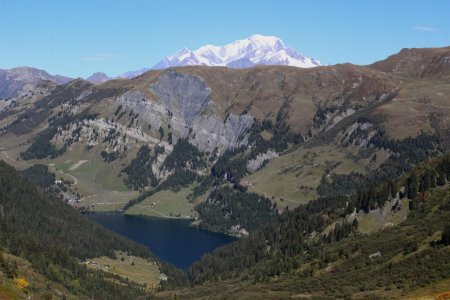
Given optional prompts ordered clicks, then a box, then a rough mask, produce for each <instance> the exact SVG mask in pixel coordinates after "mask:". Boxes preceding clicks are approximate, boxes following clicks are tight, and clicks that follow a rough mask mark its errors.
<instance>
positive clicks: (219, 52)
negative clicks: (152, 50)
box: [120, 34, 320, 78]
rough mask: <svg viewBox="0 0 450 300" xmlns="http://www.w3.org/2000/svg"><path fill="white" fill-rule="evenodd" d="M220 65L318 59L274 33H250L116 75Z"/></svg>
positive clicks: (312, 63)
mask: <svg viewBox="0 0 450 300" xmlns="http://www.w3.org/2000/svg"><path fill="white" fill-rule="evenodd" d="M197 65H204V66H224V67H230V68H249V67H253V66H255V65H287V66H295V67H301V68H311V67H317V66H320V62H319V61H317V60H315V59H313V58H309V57H306V56H304V55H303V54H301V53H298V52H297V51H295V50H294V49H293V48H291V47H287V46H286V45H285V44H284V43H283V41H282V40H281V39H280V38H278V37H275V36H263V35H259V34H256V35H252V36H250V37H248V38H246V39H243V40H237V41H234V42H233V43H231V44H228V45H225V46H214V45H206V46H203V47H200V48H198V49H197V50H194V51H191V50H189V49H186V48H183V49H181V50H180V51H178V52H177V53H175V54H173V55H170V56H167V57H165V58H164V59H163V60H161V61H160V62H159V63H157V64H156V65H155V66H153V67H152V68H143V69H141V70H138V71H132V72H127V73H125V74H123V75H121V76H120V77H125V78H132V77H135V76H138V75H140V74H142V73H144V72H146V71H148V70H150V69H165V68H169V67H180V66H197Z"/></svg>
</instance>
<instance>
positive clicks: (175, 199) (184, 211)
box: [125, 188, 193, 218]
mask: <svg viewBox="0 0 450 300" xmlns="http://www.w3.org/2000/svg"><path fill="white" fill-rule="evenodd" d="M190 193H191V189H190V188H182V189H181V190H180V191H178V192H174V191H170V190H166V191H160V192H157V193H155V194H153V195H152V196H150V197H148V198H146V199H145V200H144V201H142V202H141V203H139V204H137V205H134V206H132V207H130V208H129V209H128V210H127V211H126V212H125V213H126V214H130V215H144V216H153V217H182V218H189V217H191V216H192V215H193V210H192V207H191V204H190V203H189V202H188V199H187V197H188V195H189V194H190Z"/></svg>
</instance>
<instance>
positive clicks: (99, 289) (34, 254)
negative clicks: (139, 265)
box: [0, 161, 177, 299]
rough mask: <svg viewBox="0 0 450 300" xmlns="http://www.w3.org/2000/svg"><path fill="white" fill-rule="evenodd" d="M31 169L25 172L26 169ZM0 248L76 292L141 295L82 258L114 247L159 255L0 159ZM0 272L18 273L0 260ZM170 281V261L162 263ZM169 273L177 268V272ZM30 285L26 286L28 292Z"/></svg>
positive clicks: (150, 256)
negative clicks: (44, 189)
mask: <svg viewBox="0 0 450 300" xmlns="http://www.w3.org/2000/svg"><path fill="white" fill-rule="evenodd" d="M28 173H30V172H27V174H28ZM0 249H1V251H3V252H7V253H9V254H12V255H15V256H17V257H20V258H22V259H25V260H27V261H29V262H30V263H31V266H32V268H33V269H34V270H35V271H36V272H38V273H40V274H42V276H44V277H45V278H47V279H48V280H50V281H52V282H55V283H57V284H59V285H61V286H63V287H64V288H65V289H67V290H68V291H70V293H72V294H75V295H77V297H81V298H84V297H86V298H96V299H143V298H147V297H148V294H147V292H146V291H145V290H144V288H143V287H141V286H139V285H137V284H135V283H133V282H131V281H128V280H126V279H125V278H122V277H120V276H117V275H113V274H112V273H106V272H102V271H94V270H92V269H89V268H87V267H86V265H83V264H81V262H83V261H85V260H86V259H91V258H95V257H100V256H108V257H112V258H114V257H115V251H116V250H119V251H123V252H126V253H129V255H133V256H138V257H143V258H146V259H150V260H153V261H158V259H157V258H156V257H155V256H154V255H153V254H152V253H150V252H149V250H148V249H147V248H146V247H144V246H141V245H139V244H137V243H135V242H132V241H130V240H128V239H126V238H124V237H121V236H119V235H118V234H115V233H113V232H111V231H109V230H106V229H104V228H102V227H101V226H99V225H97V224H96V223H94V222H92V221H90V220H89V219H88V218H86V217H85V216H83V215H81V214H80V213H79V212H78V211H76V210H74V209H73V208H72V207H70V206H69V205H68V204H66V203H64V202H62V201H61V200H60V199H59V198H56V197H54V196H52V195H51V194H43V193H42V192H40V191H39V190H38V189H37V188H36V187H35V186H34V184H33V183H32V182H31V181H29V180H28V179H26V178H25V177H23V176H22V175H20V174H19V173H17V172H16V171H15V170H14V169H13V168H12V167H10V166H9V165H7V164H6V163H4V162H3V161H1V162H0ZM0 267H1V270H0V271H1V272H3V274H6V276H11V277H12V278H14V277H15V276H19V275H20V274H17V271H16V269H17V268H16V267H14V264H13V265H10V264H8V263H4V264H3V265H2V266H0ZM160 267H161V270H162V271H163V272H166V274H168V276H169V280H168V281H167V283H166V284H171V282H172V280H173V277H172V275H171V274H172V273H171V270H173V269H171V267H169V266H166V265H161V266H160ZM174 274H177V273H176V272H175V273H174ZM31 291H32V289H31V290H30V292H31Z"/></svg>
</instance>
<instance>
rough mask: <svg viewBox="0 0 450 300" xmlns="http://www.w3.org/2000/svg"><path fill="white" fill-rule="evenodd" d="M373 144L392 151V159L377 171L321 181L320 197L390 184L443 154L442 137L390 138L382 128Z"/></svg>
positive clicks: (425, 134)
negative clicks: (383, 182)
mask: <svg viewBox="0 0 450 300" xmlns="http://www.w3.org/2000/svg"><path fill="white" fill-rule="evenodd" d="M370 144H371V145H372V146H373V147H375V148H379V149H384V150H386V151H390V152H391V156H390V157H389V159H388V160H387V161H386V162H384V163H383V164H382V165H381V166H380V167H379V168H378V169H376V170H373V171H370V172H368V173H367V174H364V175H362V174H358V173H351V174H348V175H343V174H333V175H332V176H331V178H330V180H326V178H325V177H324V178H322V181H321V183H320V185H319V186H318V187H317V192H318V193H319V195H320V196H329V195H333V194H336V193H338V194H351V193H352V192H353V191H355V190H357V189H359V188H363V187H365V186H368V185H371V184H372V183H373V182H381V181H388V180H392V179H394V178H397V177H398V176H400V175H402V174H404V173H406V172H409V171H411V169H412V168H413V167H414V166H415V165H417V164H419V163H421V162H424V161H426V160H428V159H430V158H432V157H436V156H437V155H439V154H441V153H442V149H441V138H440V137H439V135H437V134H434V135H431V134H427V133H421V134H419V135H418V136H417V137H415V138H411V137H408V138H405V139H403V140H392V139H389V138H388V137H387V136H386V134H385V132H384V131H383V130H382V129H379V131H378V133H377V134H376V135H375V136H374V137H373V138H372V139H371V140H370Z"/></svg>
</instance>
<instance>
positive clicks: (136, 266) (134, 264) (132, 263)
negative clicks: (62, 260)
mask: <svg viewBox="0 0 450 300" xmlns="http://www.w3.org/2000/svg"><path fill="white" fill-rule="evenodd" d="M116 257H117V258H116V259H112V258H110V257H107V256H102V257H97V258H93V259H89V260H87V261H86V262H85V264H86V265H87V266H88V267H89V268H93V269H100V270H102V271H105V272H110V273H114V274H117V275H120V276H122V277H124V278H128V279H129V280H131V281H134V282H136V283H138V284H142V285H144V286H146V288H148V289H152V290H153V289H155V288H156V287H158V285H159V281H160V272H159V269H158V266H157V265H156V263H155V262H153V261H151V260H149V259H144V258H142V257H137V256H130V255H127V254H126V253H123V252H120V251H117V252H116ZM122 258H123V259H124V260H123V261H122Z"/></svg>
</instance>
